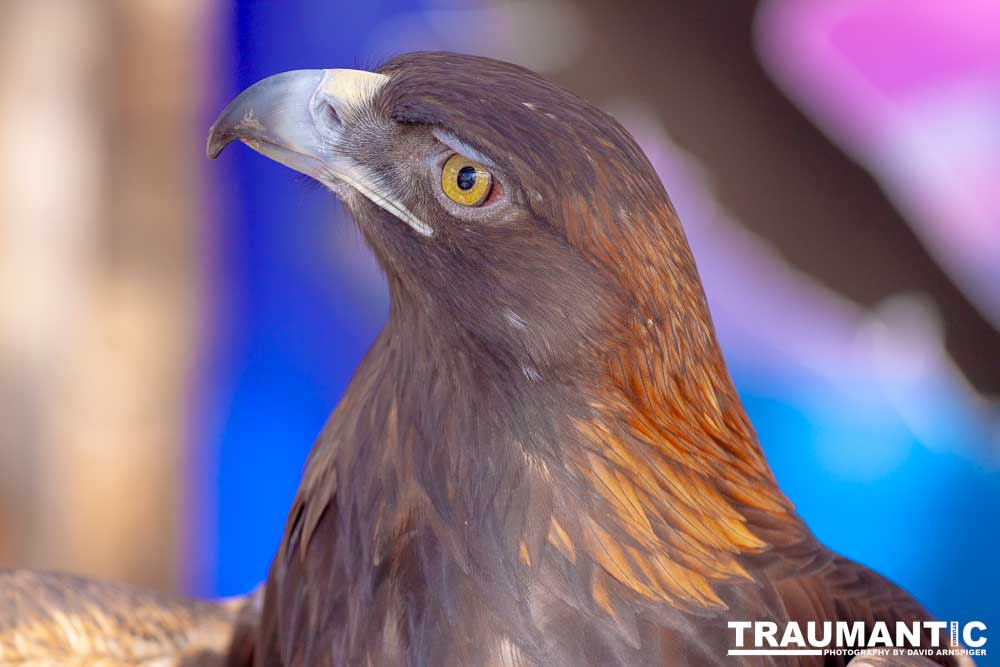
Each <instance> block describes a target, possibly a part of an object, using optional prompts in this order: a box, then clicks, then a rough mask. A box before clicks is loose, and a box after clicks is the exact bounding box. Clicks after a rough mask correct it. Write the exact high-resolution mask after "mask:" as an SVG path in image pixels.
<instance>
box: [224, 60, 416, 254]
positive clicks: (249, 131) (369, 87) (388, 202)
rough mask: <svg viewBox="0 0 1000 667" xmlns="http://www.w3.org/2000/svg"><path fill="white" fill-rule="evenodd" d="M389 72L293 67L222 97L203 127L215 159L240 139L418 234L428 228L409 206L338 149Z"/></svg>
mask: <svg viewBox="0 0 1000 667" xmlns="http://www.w3.org/2000/svg"><path fill="white" fill-rule="evenodd" d="M388 80H389V77H387V76H385V75H384V74H377V73H374V72H364V71H360V70H350V69H328V70H318V69H317V70H295V71H291V72H282V73H281V74H276V75H274V76H271V77H268V78H266V79H264V80H262V81H258V82H257V83H255V84H254V85H252V86H250V87H249V88H247V89H246V90H245V91H243V92H242V93H240V95H239V96H238V97H237V98H236V99H235V100H233V101H232V102H230V103H229V106H227V107H226V108H225V109H224V110H223V111H222V113H221V114H219V117H218V118H217V119H216V121H215V122H214V123H213V124H212V129H211V130H209V133H208V143H207V145H206V148H205V152H206V153H207V155H208V157H209V158H212V159H215V158H217V157H218V156H219V154H220V153H221V152H222V149H224V148H225V147H226V146H228V145H229V144H230V143H232V142H233V141H236V140H239V141H242V142H243V143H245V144H246V145H247V146H249V147H250V148H252V149H254V150H255V151H257V152H258V153H261V154H262V155H265V156H267V157H269V158H271V159H272V160H274V161H276V162H280V163H281V164H283V165H285V166H286V167H290V168H292V169H294V170H295V171H298V172H301V173H303V174H306V175H307V176H310V177H312V178H315V179H316V180H317V181H319V182H320V183H322V184H323V185H325V186H326V187H328V188H329V189H330V190H332V191H333V192H335V193H337V194H338V195H340V196H343V195H344V194H345V192H346V188H350V189H353V190H356V191H357V192H358V193H360V194H362V195H364V196H365V197H367V198H368V199H369V200H370V201H372V203H374V204H376V205H377V206H379V207H381V208H382V209H384V210H386V211H388V212H389V213H392V214H393V215H394V216H396V217H397V218H399V219H400V220H402V221H403V222H405V223H406V224H408V225H409V226H410V227H412V228H413V230H414V231H416V232H417V233H418V234H420V235H421V236H431V235H432V234H433V233H434V231H433V229H432V228H431V227H430V226H429V225H427V224H426V223H424V222H423V221H422V220H420V219H419V218H418V217H417V216H416V215H414V214H413V213H412V212H410V210H409V209H407V208H406V206H405V205H403V203H402V202H400V201H399V200H398V199H396V198H395V197H394V196H392V194H391V193H387V192H385V191H384V188H382V187H380V185H379V179H377V178H376V177H375V175H374V174H373V173H372V172H371V171H370V170H369V169H368V168H367V167H366V166H365V165H363V164H360V163H359V162H357V161H356V160H355V159H353V158H351V157H350V156H349V155H347V154H346V153H345V151H344V150H343V147H344V146H345V145H346V142H345V140H344V139H345V135H346V134H347V133H349V132H350V131H351V129H350V127H349V123H350V120H351V119H352V118H353V117H354V116H355V114H356V113H357V112H358V111H359V110H360V109H362V108H363V107H364V106H365V105H366V104H368V103H369V101H370V100H371V98H372V96H374V95H375V94H376V93H377V92H378V90H379V89H380V88H381V87H382V86H383V85H385V82H386V81H388Z"/></svg>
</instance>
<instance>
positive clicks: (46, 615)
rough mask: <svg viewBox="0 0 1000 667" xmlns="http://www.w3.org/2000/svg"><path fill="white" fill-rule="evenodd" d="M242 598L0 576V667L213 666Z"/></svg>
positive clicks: (42, 576)
mask: <svg viewBox="0 0 1000 667" xmlns="http://www.w3.org/2000/svg"><path fill="white" fill-rule="evenodd" d="M246 601H247V600H246V599H234V600H230V601H226V602H222V603H210V602H196V601H190V600H184V599H181V598H178V597H174V596H170V595H164V594H159V593H152V592H146V591H139V590H136V589H132V588H129V587H127V586H123V585H119V584H111V583H104V582H98V581H93V580H90V579H86V578H83V577H77V576H73V575H67V574H52V573H38V572H29V571H23V570H13V571H0V665H3V666H4V667H7V666H15V665H16V666H17V667H27V666H31V667H42V666H49V665H69V666H72V667H133V666H139V665H143V666H149V667H153V666H154V665H155V666H156V667H195V666H199V667H201V666H208V665H221V664H223V655H224V652H225V651H226V650H227V648H228V647H229V643H230V639H231V638H232V634H233V629H234V627H235V625H236V623H237V622H238V620H239V619H240V618H241V611H242V609H243V608H244V606H247V605H246Z"/></svg>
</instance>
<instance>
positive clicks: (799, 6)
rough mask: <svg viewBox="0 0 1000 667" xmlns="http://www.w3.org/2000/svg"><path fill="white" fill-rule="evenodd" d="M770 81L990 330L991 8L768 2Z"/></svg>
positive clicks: (998, 83) (997, 245)
mask: <svg viewBox="0 0 1000 667" xmlns="http://www.w3.org/2000/svg"><path fill="white" fill-rule="evenodd" d="M756 38H757V45H758V52H759V53H760V56H761V60H762V61H763V63H764V65H765V67H766V68H767V69H768V71H769V72H770V73H771V75H772V76H773V77H774V79H775V81H776V82H777V83H778V85H779V86H781V87H782V88H783V89H784V90H785V92H786V93H787V94H788V95H789V96H790V97H791V98H792V99H793V100H795V101H796V103H797V104H798V105H799V106H800V107H801V108H802V109H803V110H804V111H805V112H806V113H807V114H808V115H810V116H811V117H812V119H813V120H814V121H815V122H816V123H817V125H818V126H819V127H821V128H822V129H823V130H824V131H825V132H826V133H827V134H828V135H829V136H830V137H831V138H832V139H833V140H834V141H835V142H837V143H838V144H839V145H840V146H841V147H842V148H844V149H845V150H846V151H848V152H849V153H850V154H851V155H852V156H853V157H854V158H855V159H856V160H858V162H860V163H861V164H863V165H865V166H866V167H867V168H868V169H869V170H871V172H872V173H873V174H874V175H875V177H876V179H877V180H878V181H879V182H880V184H881V185H882V187H883V189H884V190H885V191H886V193H887V194H888V196H889V197H890V198H891V199H892V201H893V202H894V204H895V205H896V207H897V208H898V209H899V210H900V212H901V213H902V214H903V216H904V217H905V218H906V219H907V220H908V221H909V223H910V224H911V225H912V227H913V229H914V231H915V232H916V234H917V235H918V237H919V238H920V239H921V240H922V242H923V243H924V244H925V246H926V247H927V248H928V250H929V251H930V252H931V254H932V255H933V256H934V257H935V258H936V259H937V261H938V262H939V263H940V264H941V266H942V267H943V268H944V269H945V270H946V271H947V272H948V273H949V274H950V275H951V276H952V278H953V279H954V280H955V282H956V284H957V285H959V287H960V288H962V289H963V291H965V292H966V294H967V295H968V296H969V298H970V300H972V302H973V303H974V304H976V306H977V307H978V308H979V310H980V311H981V312H982V313H983V315H984V316H985V317H987V318H988V319H989V320H990V321H991V322H993V324H994V326H996V327H997V328H1000V3H998V2H995V0H950V1H949V2H934V1H930V0H921V1H914V2H893V1H891V0H841V1H838V2H815V1H812V0H783V1H782V2H776V1H775V0H769V1H768V2H766V3H764V4H763V5H762V6H761V9H760V10H759V13H758V15H757V23H756Z"/></svg>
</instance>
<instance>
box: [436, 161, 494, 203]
mask: <svg viewBox="0 0 1000 667" xmlns="http://www.w3.org/2000/svg"><path fill="white" fill-rule="evenodd" d="M441 189H442V190H443V191H444V193H445V194H446V195H447V196H448V199H450V200H452V201H453V202H455V203H457V204H462V205H463V206H481V205H482V204H483V203H484V202H485V201H486V200H487V198H489V196H490V192H491V191H492V190H493V174H491V173H490V172H489V171H487V169H486V167H484V166H483V165H481V164H479V163H478V162H476V161H474V160H470V159H469V158H467V157H465V156H464V155H459V154H458V153H455V154H454V155H452V156H451V157H450V158H448V160H447V161H446V162H445V163H444V167H442V168H441Z"/></svg>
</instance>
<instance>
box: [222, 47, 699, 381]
mask: <svg viewBox="0 0 1000 667" xmlns="http://www.w3.org/2000/svg"><path fill="white" fill-rule="evenodd" d="M234 140H240V141H242V142H243V143H245V144H247V145H248V146H250V147H251V148H253V149H254V150H256V151H258V152H260V153H263V154H264V155H266V156H268V157H270V158H272V159H274V160H276V161H278V162H281V163H282V164H285V165H287V166H289V167H291V168H292V169H295V170H297V171H300V172H302V173H304V174H307V175H308V176H310V177H312V178H314V179H316V180H317V181H319V182H320V183H321V184H323V185H324V186H325V187H327V188H329V189H330V190H331V191H333V192H334V193H335V194H336V195H337V196H338V197H339V198H340V199H341V200H342V201H343V202H344V203H345V204H346V206H347V207H348V208H349V210H350V211H351V213H352V215H353V217H354V219H355V220H356V221H357V223H358V225H359V226H360V228H361V230H362V232H363V234H364V236H365V238H366V239H367V241H368V243H369V245H370V246H371V247H372V249H373V251H374V252H375V254H376V256H377V257H378V260H379V262H380V264H381V265H382V267H383V269H384V271H385V273H386V276H387V278H388V281H389V286H390V293H391V304H392V305H391V317H392V318H396V319H407V318H409V319H413V320H414V321H417V320H420V321H422V322H423V323H424V325H427V326H432V327H433V328H434V331H435V335H436V336H437V337H439V338H440V339H442V340H445V341H447V345H457V346H461V345H462V344H466V343H471V344H473V345H477V346H479V347H481V348H482V349H486V350H489V353H490V355H491V356H492V357H494V358H497V359H502V360H504V361H505V362H510V363H513V364H516V365H517V366H519V367H520V368H521V369H523V371H524V373H525V375H527V376H528V377H536V376H539V375H543V374H545V373H550V374H552V373H557V369H558V368H566V367H573V366H578V365H579V363H580V361H581V359H580V355H581V354H585V353H586V352H587V351H592V350H594V349H597V348H605V349H606V348H607V346H608V345H609V344H614V341H615V340H616V339H618V338H620V336H619V333H618V332H616V328H617V329H619V330H620V329H621V325H622V323H623V322H624V321H625V320H629V319H632V320H635V321H636V322H643V323H645V322H650V321H657V322H659V321H661V320H662V319H663V314H661V313H659V312H658V311H659V310H661V309H662V307H663V306H665V305H667V304H668V303H670V302H676V301H677V300H678V299H680V300H685V299H686V300H688V301H692V302H693V306H694V307H696V308H697V307H699V306H700V305H701V304H702V298H701V292H700V285H699V284H698V281H697V279H695V285H694V293H693V294H661V295H659V296H661V297H663V298H661V299H659V301H660V302H662V303H658V302H654V299H652V298H650V290H649V284H650V281H651V280H655V281H656V282H663V284H664V285H665V286H666V287H665V288H664V289H667V288H669V286H670V285H675V286H680V288H681V289H683V290H691V287H690V285H689V281H688V280H686V279H685V278H686V276H685V275H682V274H694V265H693V262H692V261H691V259H690V255H689V253H688V250H687V245H686V242H685V241H684V239H683V235H682V233H681V231H680V227H679V225H678V224H677V221H676V216H675V215H674V212H673V209H672V208H671V205H670V203H669V200H668V198H667V194H666V192H665V191H664V189H663V186H662V185H661V183H660V181H659V179H658V178H657V176H656V173H655V171H654V170H653V168H652V167H651V166H650V164H649V161H648V160H647V159H646V157H645V155H644V154H643V152H642V151H641V149H640V148H639V147H638V145H637V144H636V142H635V141H634V140H633V139H632V137H631V136H630V135H629V134H628V132H626V131H625V130H624V129H623V128H622V127H621V125H619V124H618V123H617V122H616V121H615V120H614V119H613V118H612V117H611V116H609V115H608V114H606V113H604V112H602V111H600V110H599V109H597V108H595V107H594V106H592V105H591V104H589V103H587V102H586V101H584V100H582V99H580V98H579V97H577V96H575V95H574V94H572V93H570V92H568V91H566V90H564V89H562V88H559V87H557V86H555V85H553V84H552V83H549V82H548V81H546V80H545V79H543V78H541V77H540V76H538V75H536V74H534V73H533V72H530V71H529V70H526V69H524V68H522V67H518V66H516V65H511V64H508V63H503V62H498V61H495V60H491V59H488V58H482V57H475V56H468V55H458V54H454V53H413V54H408V55H403V56H400V57H397V58H395V59H393V60H392V61H390V62H388V63H387V64H386V65H384V66H383V67H381V68H379V69H378V71H376V72H366V71H358V70H346V69H329V70H299V71H292V72H285V73H282V74H278V75H275V76H272V77H270V78H267V79H264V80H263V81H260V82H258V83H257V84H255V85H254V86H252V87H251V88H249V89H248V90H246V91H245V92H243V93H242V94H241V95H240V96H239V97H237V98H236V99H235V100H234V101H233V102H232V103H231V104H230V105H229V106H228V107H227V108H226V109H225V110H224V111H223V112H222V114H221V115H220V116H219V118H218V120H217V121H216V122H215V124H214V125H213V126H212V129H211V133H210V136H209V140H208V148H207V150H208V155H209V156H210V157H213V158H214V157H216V156H217V155H218V154H219V153H220V152H221V151H222V149H223V148H224V147H225V146H226V145H227V144H229V143H230V142H232V141H234ZM661 269H662V271H661ZM658 272H659V273H663V272H665V274H673V275H675V276H676V278H675V279H674V280H670V279H668V280H666V281H660V280H659V278H660V277H661V276H657V275H656V274H657V273H658ZM676 305H677V304H676V303H673V304H672V305H671V306H670V307H671V308H676ZM702 315H703V313H698V314H697V317H695V318H694V320H695V321H697V320H700V319H702ZM415 326H416V325H415Z"/></svg>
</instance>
